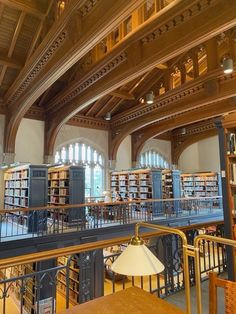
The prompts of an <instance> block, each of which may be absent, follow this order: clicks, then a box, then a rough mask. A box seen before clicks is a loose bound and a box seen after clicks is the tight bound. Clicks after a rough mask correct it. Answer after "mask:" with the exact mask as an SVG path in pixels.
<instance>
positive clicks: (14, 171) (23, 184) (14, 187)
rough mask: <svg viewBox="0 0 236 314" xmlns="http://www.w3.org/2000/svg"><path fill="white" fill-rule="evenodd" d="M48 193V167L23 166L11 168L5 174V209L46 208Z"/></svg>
mask: <svg viewBox="0 0 236 314" xmlns="http://www.w3.org/2000/svg"><path fill="white" fill-rule="evenodd" d="M39 178H40V180H38V179H39ZM46 191H47V167H46V166H43V165H22V166H17V167H13V168H10V169H8V170H6V171H5V173H4V208H5V209H11V208H14V207H17V208H19V209H20V208H26V207H34V206H44V205H46V199H45V196H46ZM39 199H40V201H41V204H39Z"/></svg>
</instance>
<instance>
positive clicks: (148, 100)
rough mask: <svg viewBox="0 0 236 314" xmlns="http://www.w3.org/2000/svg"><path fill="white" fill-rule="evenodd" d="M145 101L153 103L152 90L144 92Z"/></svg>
mask: <svg viewBox="0 0 236 314" xmlns="http://www.w3.org/2000/svg"><path fill="white" fill-rule="evenodd" d="M146 103H147V104H153V103H154V93H153V91H150V92H149V93H147V94H146Z"/></svg>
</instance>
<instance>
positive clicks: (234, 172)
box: [229, 163, 236, 184]
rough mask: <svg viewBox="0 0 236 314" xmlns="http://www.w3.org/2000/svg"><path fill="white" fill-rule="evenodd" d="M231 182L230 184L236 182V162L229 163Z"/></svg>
mask: <svg viewBox="0 0 236 314" xmlns="http://www.w3.org/2000/svg"><path fill="white" fill-rule="evenodd" d="M229 182H230V184H236V164H235V163H230V165H229Z"/></svg>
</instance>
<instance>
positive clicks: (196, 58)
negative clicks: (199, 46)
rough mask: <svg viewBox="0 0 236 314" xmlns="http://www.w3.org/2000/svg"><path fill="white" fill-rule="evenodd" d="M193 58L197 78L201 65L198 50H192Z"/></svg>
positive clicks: (194, 73)
mask: <svg viewBox="0 0 236 314" xmlns="http://www.w3.org/2000/svg"><path fill="white" fill-rule="evenodd" d="M192 60H193V77H194V78H197V77H198V76H199V65H198V52H197V51H196V50H194V51H193V52H192Z"/></svg>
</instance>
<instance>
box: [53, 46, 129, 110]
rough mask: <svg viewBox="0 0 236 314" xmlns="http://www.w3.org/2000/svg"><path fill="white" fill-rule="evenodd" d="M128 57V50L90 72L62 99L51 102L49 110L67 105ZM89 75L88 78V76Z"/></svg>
mask: <svg viewBox="0 0 236 314" xmlns="http://www.w3.org/2000/svg"><path fill="white" fill-rule="evenodd" d="M126 59H127V55H126V52H122V53H121V54H119V55H117V56H116V57H115V58H113V59H112V60H111V61H110V62H108V63H107V64H105V65H104V66H102V67H101V68H99V69H96V71H92V73H89V75H86V76H85V78H83V79H82V80H80V81H79V82H78V83H76V84H74V85H73V87H72V88H71V87H70V90H69V91H68V92H67V93H66V95H64V97H60V100H57V99H56V100H55V101H53V102H52V103H51V104H49V105H48V107H47V110H50V113H51V112H53V110H52V108H55V110H58V109H59V108H61V107H62V106H65V105H66V104H67V103H69V102H70V101H72V100H73V99H74V98H75V97H77V96H79V94H81V93H82V92H83V91H84V90H86V89H87V88H88V87H90V86H92V85H93V84H94V83H95V82H97V81H98V80H100V79H102V78H103V77H104V76H106V75H107V74H108V73H109V72H111V71H112V70H114V69H115V68H116V67H118V66H119V65H120V64H121V63H123V62H124V61H125V60H126ZM87 76H88V78H86V77H87Z"/></svg>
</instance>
